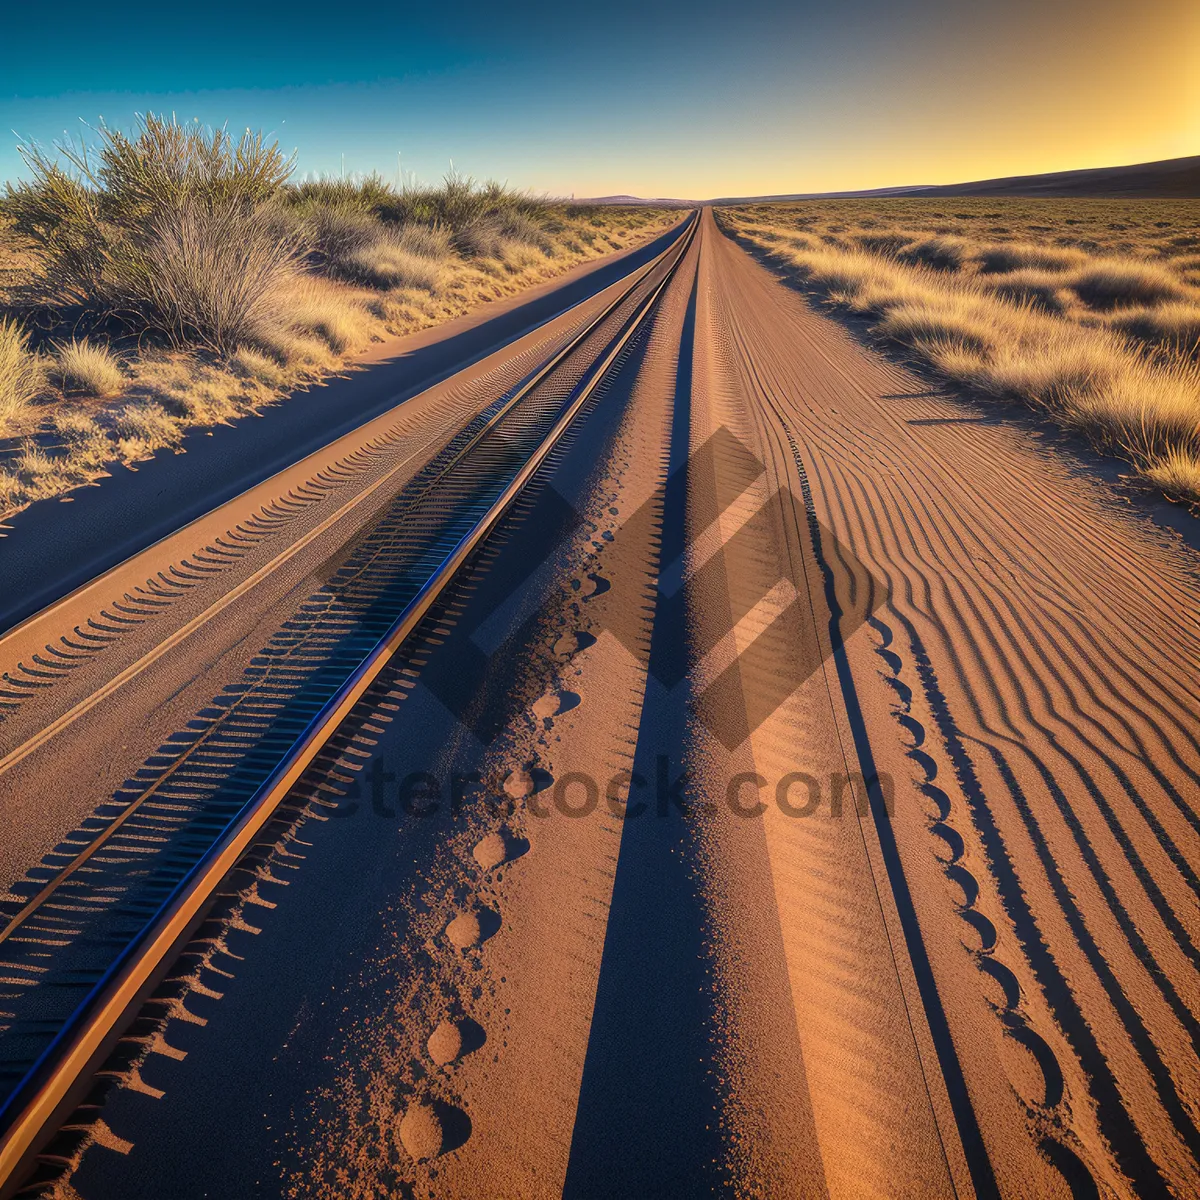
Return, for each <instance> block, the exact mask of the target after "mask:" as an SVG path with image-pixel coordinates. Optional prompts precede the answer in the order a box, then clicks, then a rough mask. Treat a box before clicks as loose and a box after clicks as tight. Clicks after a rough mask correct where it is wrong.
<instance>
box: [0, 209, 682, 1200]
mask: <svg viewBox="0 0 1200 1200" xmlns="http://www.w3.org/2000/svg"><path fill="white" fill-rule="evenodd" d="M695 230H696V222H695V220H693V221H692V223H691V224H690V226H689V227H688V229H687V231H686V232H685V233H684V234H683V235H682V236H681V237H680V238H679V239H678V240H677V241H676V242H675V243H674V244H673V245H672V246H671V247H669V248H668V249H667V250H666V251H665V252H664V253H663V254H662V255H661V256H660V257H659V258H658V259H657V260H655V262H653V263H652V264H651V265H650V266H649V267H648V268H646V269H645V270H643V271H641V272H639V273H638V274H637V275H636V276H635V277H634V279H633V280H632V282H631V283H630V285H629V286H628V287H627V288H625V289H624V290H623V291H622V292H621V293H620V294H618V295H617V296H616V297H615V298H614V299H613V300H612V301H611V302H610V303H609V304H607V305H606V307H605V308H604V309H603V310H602V311H601V312H600V313H599V314H598V315H596V316H595V317H594V318H593V319H592V320H590V321H589V322H588V323H587V324H586V325H585V326H584V327H583V328H582V329H581V330H580V331H579V332H578V333H577V334H576V335H575V336H574V337H573V338H571V340H570V341H569V342H568V343H567V344H566V345H565V346H562V347H561V348H559V349H558V350H556V351H555V352H554V353H553V354H552V355H550V357H549V358H548V359H547V360H546V361H545V362H543V363H542V364H540V365H539V366H538V367H537V368H536V369H535V370H533V371H532V372H531V373H530V374H529V375H528V376H526V378H525V379H524V380H522V381H521V382H520V383H519V384H518V385H517V386H516V387H514V388H512V389H510V390H509V391H508V392H507V393H506V394H504V395H501V396H499V397H497V398H496V399H495V400H494V401H493V402H492V403H490V404H488V405H487V406H486V407H485V408H484V409H483V410H482V411H480V412H479V413H478V414H477V415H476V416H475V417H474V418H473V419H472V420H471V421H469V422H468V423H467V424H466V425H465V426H464V427H463V428H462V429H460V430H459V431H458V433H457V434H456V435H455V436H454V437H452V438H451V440H450V441H449V442H448V443H447V444H446V445H445V446H444V447H443V448H442V449H441V451H439V452H438V453H437V454H435V455H434V456H433V458H432V459H431V460H430V461H429V462H428V463H427V464H426V465H425V467H424V468H422V469H421V470H420V471H419V472H418V473H417V474H416V476H415V477H414V478H413V479H412V480H411V481H410V482H409V483H408V484H407V485H405V486H404V487H403V488H401V490H400V491H399V492H398V493H397V494H396V495H394V496H393V497H392V498H391V500H390V501H388V502H387V503H386V505H385V506H384V507H383V510H382V511H381V513H380V514H379V516H378V518H377V520H375V521H374V522H373V524H372V525H371V526H370V527H369V528H368V529H367V530H366V531H365V532H364V533H362V534H361V535H360V536H359V537H357V538H356V539H355V540H354V541H353V542H352V543H351V544H350V545H348V546H347V547H346V548H345V550H344V552H343V553H342V554H340V555H338V556H337V557H336V558H335V559H334V560H333V562H331V563H330V564H329V566H328V570H327V577H326V578H325V579H324V582H323V583H322V585H321V586H320V587H319V588H318V589H317V590H315V591H314V592H313V593H312V594H311V595H310V596H309V597H308V599H307V600H306V602H305V603H304V604H303V605H302V606H301V607H300V609H299V610H298V611H296V612H295V613H294V614H293V615H292V617H291V618H290V619H289V620H286V621H284V622H283V623H282V624H281V625H280V627H279V628H278V629H277V631H276V632H275V634H274V635H273V636H272V637H271V639H270V641H269V642H268V644H267V645H266V646H264V647H263V648H262V650H261V651H260V653H259V654H257V655H256V656H255V657H254V658H253V659H252V660H251V662H250V665H249V666H248V667H247V669H246V670H245V672H244V674H243V676H242V678H241V679H240V680H238V681H237V682H236V683H234V684H232V685H230V686H229V687H227V688H226V689H225V690H224V691H223V692H222V693H221V694H220V695H218V696H217V697H215V698H214V699H213V701H212V703H211V704H210V705H209V706H208V707H206V708H204V709H203V710H201V711H200V712H198V713H197V714H196V715H195V717H194V719H193V720H191V721H190V722H188V723H187V727H186V728H182V729H180V730H178V731H177V732H176V733H175V734H173V735H172V736H171V737H170V738H169V739H168V740H167V741H166V742H165V743H164V744H163V745H162V746H161V747H160V749H159V751H158V753H157V754H155V755H152V756H151V757H150V758H148V759H147V760H146V761H145V762H144V763H143V764H142V765H141V767H140V768H139V769H138V770H136V771H135V772H134V774H133V775H132V776H131V778H130V779H129V780H127V781H126V783H125V785H124V787H122V788H121V789H120V790H119V791H118V792H117V793H116V794H114V795H113V796H112V797H111V799H110V801H109V802H108V803H107V804H106V805H105V806H104V808H103V811H98V812H97V814H96V815H95V817H94V818H93V820H92V821H91V822H90V823H89V825H88V826H87V827H86V836H84V837H78V836H77V837H76V838H75V842H74V844H73V845H72V846H71V849H70V851H69V852H68V853H66V854H59V855H58V856H57V858H58V861H54V862H52V863H51V864H50V865H49V866H47V867H45V868H44V869H43V870H42V871H41V872H40V874H41V875H42V876H44V878H38V877H37V875H34V876H33V877H31V881H29V882H28V883H27V887H26V891H27V893H28V894H27V895H23V896H19V897H18V898H17V899H15V900H9V901H6V902H4V903H3V904H0V1010H2V1011H0V1104H2V1107H0V1196H9V1195H12V1194H15V1191H16V1190H17V1189H18V1188H19V1187H20V1185H21V1181H22V1179H23V1178H24V1177H25V1176H26V1175H27V1173H28V1172H29V1170H30V1169H31V1167H32V1165H33V1164H34V1162H35V1161H36V1156H37V1154H38V1151H39V1150H40V1149H41V1147H42V1146H43V1145H44V1144H45V1142H46V1141H47V1140H48V1139H49V1137H51V1136H52V1135H53V1133H54V1131H55V1129H56V1128H57V1126H58V1125H59V1124H61V1122H62V1120H63V1119H64V1118H65V1117H66V1116H67V1115H68V1114H69V1113H70V1112H71V1110H72V1109H73V1108H74V1106H75V1105H76V1104H77V1103H78V1101H79V1099H80V1098H81V1096H82V1095H83V1094H84V1092H85V1091H86V1089H87V1087H88V1086H89V1081H90V1079H91V1077H92V1075H93V1073H94V1071H95V1070H96V1069H97V1067H98V1065H99V1064H100V1063H101V1062H102V1061H103V1060H104V1058H105V1057H106V1056H107V1054H108V1053H109V1052H110V1051H111V1049H112V1047H113V1046H114V1045H115V1043H116V1041H117V1040H118V1038H119V1037H120V1036H121V1033H122V1030H123V1029H124V1028H125V1027H126V1026H127V1025H128V1023H129V1021H130V1020H131V1018H132V1016H133V1015H134V1014H135V1013H136V1011H137V1009H138V1007H139V1005H140V1004H141V1002H142V1001H143V1000H144V999H145V997H146V996H147V995H148V994H149V992H150V991H151V990H152V988H153V987H154V986H155V985H156V983H157V982H158V981H159V980H160V979H161V978H162V977H163V974H164V973H165V971H166V970H167V968H168V967H169V965H170V963H171V961H172V959H173V956H174V955H175V954H176V953H177V952H178V950H179V949H180V948H181V947H182V946H183V945H184V944H186V942H187V940H188V939H189V937H190V936H191V935H192V933H193V932H194V931H195V929H196V928H197V927H198V926H199V924H200V923H201V921H202V920H203V918H204V915H205V913H206V911H207V908H208V906H209V904H210V902H211V899H212V897H213V895H214V893H215V891H216V889H217V887H218V885H219V884H220V882H221V880H222V879H223V878H224V877H225V876H226V875H227V874H228V872H229V871H230V869H231V868H233V867H234V866H235V865H236V864H237V862H238V860H239V858H240V857H241V856H242V855H243V854H244V853H245V852H246V851H247V849H248V848H249V847H251V846H252V845H253V843H254V839H255V837H256V835H257V834H258V832H259V831H260V830H261V829H262V828H263V826H264V825H266V823H267V822H268V821H269V820H270V819H271V817H272V816H273V814H275V813H276V811H277V810H278V809H279V807H280V805H281V804H282V803H283V801H284V799H285V798H286V796H287V795H288V792H289V790H290V789H291V787H292V786H293V785H294V784H295V783H296V782H297V780H299V778H300V777H301V775H302V774H303V772H304V770H305V769H306V768H307V767H308V766H309V764H311V763H312V762H313V760H314V759H315V758H316V757H317V755H318V754H319V753H320V751H321V749H322V747H324V746H325V745H326V744H327V743H328V742H329V740H330V739H331V738H332V737H334V735H335V734H336V732H337V730H338V727H339V725H341V723H342V722H343V721H344V720H345V719H346V717H347V716H348V715H349V713H350V712H351V710H352V709H353V708H354V706H355V704H356V703H357V701H358V700H359V698H360V697H361V696H362V695H363V694H364V693H365V692H366V690H367V688H368V687H369V686H370V685H371V683H372V682H373V681H374V679H375V678H376V677H377V675H378V674H379V672H380V671H381V670H382V669H383V668H384V666H385V665H386V664H387V663H388V661H389V660H390V659H391V658H392V657H393V656H394V655H395V653H396V652H397V650H398V649H399V648H400V647H401V646H402V645H403V644H404V642H405V641H406V639H408V638H409V637H410V635H411V634H412V633H413V631H414V630H415V629H416V628H417V626H418V625H419V623H420V622H421V620H422V618H423V617H424V616H425V615H426V613H427V612H428V611H429V609H430V607H431V606H432V605H433V604H434V602H435V601H436V599H437V598H438V596H439V595H440V594H441V593H442V592H443V591H444V589H445V588H446V586H447V585H448V584H449V583H450V581H451V580H452V579H454V578H455V576H456V575H457V574H458V572H459V571H460V570H461V569H462V567H463V566H464V565H465V564H466V563H467V562H468V561H469V560H470V559H471V557H472V556H473V555H474V554H475V552H476V551H477V550H478V548H479V547H480V545H481V544H482V543H483V542H484V541H485V539H486V538H487V537H488V535H489V533H491V531H492V530H493V529H495V527H496V525H497V523H498V522H499V521H500V520H501V518H502V517H503V516H504V514H505V513H506V512H507V511H508V509H509V507H510V506H511V505H512V503H513V502H514V500H515V499H516V498H517V496H518V495H519V494H520V493H521V491H522V490H523V489H524V487H525V486H526V485H527V483H528V482H529V480H530V479H531V478H532V477H533V476H534V474H535V473H536V472H537V470H538V468H539V467H540V465H541V464H542V462H543V461H544V460H545V459H546V457H547V456H548V455H549V454H550V453H551V452H552V451H553V449H554V447H555V446H556V444H557V443H558V442H559V440H560V439H561V437H562V435H563V434H564V433H565V431H566V430H567V429H568V428H569V427H570V425H571V424H572V422H573V420H574V419H575V417H576V416H577V415H578V413H579V412H580V410H581V409H582V408H583V407H584V406H585V405H586V404H587V403H588V401H589V400H590V399H591V398H592V397H593V396H594V395H595V394H596V392H597V390H598V388H599V387H600V385H601V384H602V382H603V381H604V379H605V378H606V376H607V375H608V374H609V372H610V371H611V369H612V368H613V366H614V365H616V364H617V363H619V362H620V361H621V360H622V358H623V356H624V355H626V354H627V353H628V350H629V348H630V344H631V342H632V340H633V339H634V338H635V337H636V336H637V334H638V333H639V331H640V330H641V329H643V328H644V327H645V323H646V320H647V318H648V317H649V316H650V314H651V313H652V312H653V311H654V309H655V306H656V304H657V302H658V299H659V297H660V296H661V295H662V292H663V290H664V289H665V287H666V285H667V283H668V282H669V280H670V279H671V277H672V275H673V274H674V272H675V270H676V268H677V267H678V265H679V263H680V262H681V261H682V260H683V258H684V256H685V255H686V254H687V251H688V249H689V247H690V245H691V243H692V240H693V238H694V236H695ZM200 569H203V568H202V567H200ZM185 584H186V580H185V579H180V580H178V581H176V583H175V586H179V585H185ZM172 586H173V584H172V581H171V580H164V581H163V589H164V594H163V596H161V597H158V599H159V600H161V601H163V602H165V601H166V600H167V599H169V596H168V593H169V591H170V589H171V587H172ZM154 601H155V597H149V598H148V601H147V602H148V603H151V604H152V603H154Z"/></svg>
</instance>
